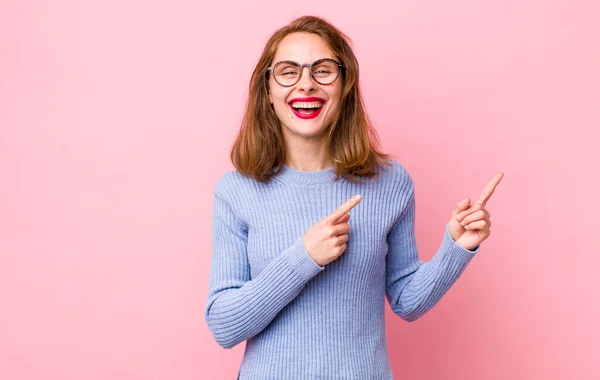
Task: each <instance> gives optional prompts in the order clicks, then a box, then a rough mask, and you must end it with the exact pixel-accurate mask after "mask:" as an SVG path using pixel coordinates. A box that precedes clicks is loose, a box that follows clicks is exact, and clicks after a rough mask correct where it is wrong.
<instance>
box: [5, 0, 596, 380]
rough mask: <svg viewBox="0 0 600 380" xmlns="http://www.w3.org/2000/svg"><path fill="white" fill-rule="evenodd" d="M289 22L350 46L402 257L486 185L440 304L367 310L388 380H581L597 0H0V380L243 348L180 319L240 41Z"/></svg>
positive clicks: (226, 129) (201, 363) (207, 215)
mask: <svg viewBox="0 0 600 380" xmlns="http://www.w3.org/2000/svg"><path fill="white" fill-rule="evenodd" d="M288 4H290V3H288ZM317 4H318V6H319V8H318V9H319V10H318V11H316V9H317V8H316V5H317ZM304 13H312V14H316V15H320V16H324V17H326V18H329V19H330V20H331V21H332V22H333V23H334V24H336V25H338V26H339V27H340V28H341V29H342V30H344V31H345V32H347V33H348V34H349V35H350V36H351V37H352V38H353V40H354V42H355V49H356V53H357V55H358V58H359V61H360V63H361V73H362V87H363V89H364V93H365V98H366V102H367V106H368V110H369V111H370V115H371V117H372V119H373V121H374V122H375V124H376V127H377V130H378V131H379V134H380V137H381V139H382V143H383V147H384V149H385V150H386V151H388V152H392V153H394V154H395V155H396V157H397V159H398V160H400V161H401V162H403V164H404V165H405V166H407V168H408V169H409V170H410V172H411V174H412V175H413V177H414V179H415V182H416V191H417V239H418V244H419V249H420V254H421V257H422V259H424V260H429V259H430V258H431V256H432V255H433V253H434V252H435V250H436V249H437V248H438V246H439V244H440V242H441V237H442V233H443V229H444V226H445V224H446V222H447V221H448V218H449V217H450V214H451V212H452V209H453V207H454V205H455V203H456V202H458V201H459V200H460V199H462V198H463V197H465V196H469V197H472V198H475V197H478V196H479V193H480V191H481V189H482V188H483V186H484V185H485V184H486V183H487V182H488V181H489V180H490V179H491V178H492V177H493V175H494V174H495V173H496V172H498V171H503V172H504V173H505V176H504V179H503V180H502V183H501V184H500V185H499V187H498V189H497V190H496V193H495V194H494V196H493V197H492V199H491V200H490V202H489V203H488V209H489V210H490V211H491V213H492V221H493V226H492V235H491V237H490V238H489V239H488V240H487V241H485V242H484V244H483V246H482V249H481V252H480V254H479V255H478V257H476V259H475V260H474V261H473V262H472V263H471V264H470V266H469V268H468V269H467V271H465V273H464V274H463V276H462V277H461V278H460V279H459V281H458V282H457V283H456V284H455V285H454V287H453V288H452V289H451V290H450V292H449V293H448V294H447V295H446V296H445V297H444V298H443V299H442V301H441V302H440V303H439V304H438V305H437V306H436V307H435V308H434V309H433V310H432V311H430V312H429V314H427V315H426V316H424V317H423V318H422V319H420V320H418V321H416V322H414V323H412V324H409V323H405V322H404V321H402V320H401V319H400V318H398V317H396V316H395V315H393V314H392V313H391V311H390V309H389V307H387V306H386V307H387V313H388V314H387V317H388V319H387V321H388V322H387V323H388V325H387V327H388V337H389V342H390V343H389V344H390V354H391V358H392V365H393V369H394V372H395V374H396V375H398V376H397V377H399V378H404V379H415V380H418V379H441V378H443V379H461V380H467V379H486V380H487V379H509V378H510V379H592V378H600V365H599V363H598V360H597V355H598V349H597V345H598V341H600V328H599V327H598V320H600V306H599V305H598V299H599V297H598V291H599V290H600V269H599V268H600V255H599V254H598V253H599V250H598V244H597V240H598V232H597V227H598V213H599V212H600V210H599V207H598V185H599V183H598V172H599V171H598V169H597V168H598V164H599V163H600V158H599V155H598V150H597V149H598V148H597V145H598V139H597V137H598V128H600V111H599V109H600V74H599V70H598V68H599V67H600V49H599V46H600V28H599V27H598V26H597V25H598V24H596V17H597V15H598V14H599V13H600V6H599V5H598V2H595V1H593V0H589V1H583V0H581V1H573V0H555V1H551V2H548V1H542V0H527V1H523V0H509V1H506V0H504V1H500V0H497V1H476V0H458V1H452V2H444V1H400V2H398V1H391V0H389V1H385V2H383V1H369V2H368V6H367V5H366V4H365V3H364V2H360V3H359V2H357V3H356V4H354V5H350V4H349V3H348V2H347V1H330V2H318V3H314V2H312V3H311V2H301V3H297V4H296V7H294V3H293V2H292V3H291V7H290V6H276V5H275V4H274V3H273V2H271V1H267V0H260V1H259V0H257V1H254V2H252V4H242V2H241V1H240V2H239V3H231V4H225V2H222V1H217V2H210V5H208V4H206V2H203V1H200V2H198V1H195V2H192V1H167V0H162V1H152V2H149V1H143V0H137V1H132V0H128V1H104V2H98V1H91V0H87V1H82V0H70V1H68V0H54V1H17V0H13V1H10V0H8V1H6V0H5V1H3V2H2V3H1V4H0V181H1V182H0V183H1V185H0V305H1V309H0V378H1V379H11V380H13V379H14V380H32V379H44V380H67V379H78V380H80V379H86V380H99V379H128V380H133V379H144V380H147V379H179V380H185V379H190V380H192V379H233V378H235V374H236V373H237V368H238V365H239V362H240V360H241V357H242V353H243V345H239V346H237V347H235V348H234V349H232V350H224V349H222V348H220V347H219V346H218V345H217V343H216V342H215V341H214V340H213V339H212V337H211V335H210V332H209V330H208V328H207V326H206V324H205V322H204V319H203V311H204V306H205V303H206V291H207V282H208V269H209V260H210V247H211V242H210V222H211V208H212V187H213V185H214V184H215V183H216V181H217V180H218V179H219V178H220V176H221V174H222V173H223V172H224V171H226V170H231V169H232V166H231V163H230V162H229V160H228V154H229V147H230V145H231V143H232V142H233V138H234V136H235V133H236V130H237V128H238V125H239V122H240V119H241V115H242V109H243V106H244V101H245V97H246V91H247V83H248V79H249V77H250V74H251V72H252V69H253V67H254V64H255V62H256V59H257V58H258V56H259V54H260V52H261V49H262V47H263V44H264V43H265V41H266V39H267V38H268V36H269V35H270V33H271V32H272V31H273V30H274V29H276V28H278V27H279V26H281V25H283V24H285V23H287V22H288V21H290V20H291V18H292V17H294V16H299V15H302V14H304ZM593 149H594V150H593ZM401 373H403V374H405V375H406V376H403V377H402V376H399V375H400V374H401Z"/></svg>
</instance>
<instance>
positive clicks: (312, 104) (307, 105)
mask: <svg viewBox="0 0 600 380" xmlns="http://www.w3.org/2000/svg"><path fill="white" fill-rule="evenodd" d="M322 105H323V103H322V102H319V101H317V102H293V103H292V107H294V108H319V107H321V106H322Z"/></svg>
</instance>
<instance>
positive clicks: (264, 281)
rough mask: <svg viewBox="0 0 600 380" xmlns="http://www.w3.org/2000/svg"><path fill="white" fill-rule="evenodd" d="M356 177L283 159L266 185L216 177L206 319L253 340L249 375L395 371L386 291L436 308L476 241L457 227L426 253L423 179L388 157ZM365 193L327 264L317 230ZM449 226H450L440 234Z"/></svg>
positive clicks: (413, 311) (413, 306)
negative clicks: (318, 253) (418, 198)
mask: <svg viewBox="0 0 600 380" xmlns="http://www.w3.org/2000/svg"><path fill="white" fill-rule="evenodd" d="M391 162H392V163H393V166H392V167H385V168H384V169H382V170H381V171H380V174H379V175H378V176H377V178H376V179H375V180H374V181H372V180H371V179H367V180H366V181H365V182H364V183H363V184H355V183H352V182H350V181H347V180H345V179H343V178H341V179H339V180H338V181H334V179H335V171H334V169H333V167H330V168H328V169H325V170H320V171H315V172H305V171H300V170H296V169H294V168H291V167H289V166H287V165H284V167H283V171H282V172H280V173H279V174H277V175H276V176H275V177H273V180H272V181H271V182H270V183H269V184H263V183H260V182H257V181H255V180H254V179H252V178H246V177H244V176H242V175H241V174H240V173H239V172H237V171H235V170H233V171H229V172H226V173H224V175H223V176H222V178H221V179H220V180H219V181H218V182H217V184H216V185H215V186H214V189H213V190H214V203H213V218H212V257H211V264H210V278H209V286H208V301H207V305H206V309H205V319H206V322H207V324H208V327H209V328H210V331H211V332H212V334H213V336H214V338H215V339H216V341H217V342H218V343H219V344H220V345H221V346H222V347H224V348H231V347H234V346H236V345H237V344H239V343H241V342H243V341H246V347H245V351H244V357H243V360H242V363H241V366H240V370H239V379H240V380H266V379H277V380H282V379H285V380H295V379H299V380H309V379H326V380H330V379H356V380H371V379H372V380H384V379H393V377H392V371H391V367H390V362H389V357H388V351H387V341H386V335H385V320H384V305H385V302H384V294H385V297H386V298H387V300H388V302H389V303H390V306H391V309H392V310H393V312H394V313H395V314H396V315H398V316H399V317H400V318H402V319H403V320H405V321H409V322H410V321H414V320H415V319H417V318H419V317H421V316H422V315H423V314H425V313H426V312H427V311H428V310H430V309H431V308H432V307H433V306H434V305H435V304H436V303H437V302H438V301H439V300H440V298H441V297H442V296H443V295H444V294H445V293H446V291H448V289H449V288H450V287H451V286H452V284H453V283H454V282H455V281H456V280H457V279H458V277H459V276H460V275H461V273H462V272H463V271H464V269H465V268H466V266H467V264H468V263H469V262H470V260H471V259H472V258H473V256H474V255H475V254H476V253H477V252H478V251H479V247H477V248H475V250H473V251H470V250H467V249H465V248H463V247H461V246H459V245H458V244H456V243H455V242H454V241H453V240H452V237H451V236H450V234H449V233H448V230H447V228H446V230H445V231H440V235H442V236H441V238H442V239H441V240H442V241H441V245H440V248H439V250H438V251H437V253H436V254H435V256H434V257H433V258H432V259H431V260H430V261H428V262H423V261H421V260H420V259H419V256H418V253H417V247H416V244H415V235H414V230H415V194H414V182H413V180H412V178H411V176H410V175H409V173H408V172H407V170H406V169H405V168H404V166H402V165H401V164H400V163H399V162H397V161H395V160H391ZM356 194H361V195H362V197H363V199H362V201H361V202H360V203H359V204H358V205H357V206H355V207H354V208H353V209H352V210H351V211H350V220H349V221H348V224H349V225H350V231H349V232H348V236H349V240H348V242H347V248H346V251H345V252H344V253H343V254H342V255H341V256H340V257H339V258H337V259H336V260H334V261H332V262H331V263H329V264H327V265H325V266H320V265H318V264H317V263H316V262H315V261H314V260H313V259H312V258H311V257H310V256H309V255H308V252H307V251H306V248H305V246H304V244H303V241H302V237H303V235H304V234H305V233H306V232H307V231H308V229H309V228H310V227H311V226H312V225H313V224H315V223H317V222H318V221H319V220H321V219H322V218H324V217H325V216H327V215H329V214H331V213H332V212H333V211H334V210H335V209H337V208H338V207H339V206H340V205H342V204H343V203H344V202H346V201H347V200H348V199H350V198H351V197H352V196H354V195H356ZM442 232H443V234H442Z"/></svg>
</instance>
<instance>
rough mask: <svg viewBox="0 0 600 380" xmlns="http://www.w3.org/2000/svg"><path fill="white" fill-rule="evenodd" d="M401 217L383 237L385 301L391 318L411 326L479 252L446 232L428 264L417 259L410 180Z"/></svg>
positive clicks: (413, 195)
mask: <svg viewBox="0 0 600 380" xmlns="http://www.w3.org/2000/svg"><path fill="white" fill-rule="evenodd" d="M407 178H408V180H409V181H410V182H411V183H410V188H409V192H408V193H407V196H406V197H407V199H408V200H407V201H406V205H405V208H404V210H403V212H402V215H401V216H400V217H399V219H398V220H397V221H396V224H395V225H394V226H393V227H392V229H391V230H390V233H389V234H388V236H387V243H388V254H387V258H386V260H387V263H386V264H387V274H386V291H385V293H386V297H387V299H388V301H389V303H390V306H391V308H392V310H393V311H394V313H395V314H397V315H398V316H400V317H401V318H402V319H404V320H406V321H408V322H412V321H414V320H416V319H418V318H420V317H421V316H423V315H424V314H425V313H426V312H427V311H429V310H430V309H431V308H432V307H433V306H434V305H435V304H436V303H437V302H438V301H439V300H440V299H441V298H442V296H443V295H444V294H445V293H446V292H447V291H448V289H450V287H451V286H452V284H454V282H455V281H456V280H457V279H458V277H459V276H460V275H461V273H462V272H463V271H464V269H465V268H466V266H467V264H468V263H469V262H470V261H471V259H472V258H473V256H474V255H475V254H476V253H477V252H478V251H479V247H476V248H475V250H473V251H470V250H467V249H465V248H463V247H461V246H459V245H458V244H456V243H455V242H454V240H452V237H451V236H450V234H449V233H448V229H447V228H446V231H445V234H444V237H443V240H442V244H441V247H440V248H439V250H438V251H437V253H436V254H435V256H434V257H433V258H432V259H431V261H429V262H423V261H421V260H420V259H419V255H418V252H417V246H416V241H415V233H414V232H415V194H414V186H413V183H412V179H410V177H407Z"/></svg>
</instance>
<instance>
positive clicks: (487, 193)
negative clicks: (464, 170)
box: [478, 173, 504, 206]
mask: <svg viewBox="0 0 600 380" xmlns="http://www.w3.org/2000/svg"><path fill="white" fill-rule="evenodd" d="M502 177H504V173H498V174H496V176H495V177H494V178H493V179H492V180H491V181H490V183H488V184H487V186H486V187H485V189H483V191H482V192H481V196H480V197H479V201H478V202H479V203H481V204H482V205H484V206H485V204H486V203H487V201H488V200H489V199H490V197H491V196H492V194H494V190H496V186H498V184H499V183H500V180H502Z"/></svg>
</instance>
